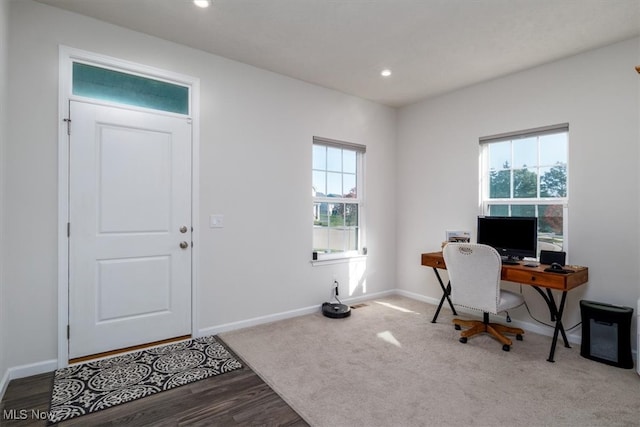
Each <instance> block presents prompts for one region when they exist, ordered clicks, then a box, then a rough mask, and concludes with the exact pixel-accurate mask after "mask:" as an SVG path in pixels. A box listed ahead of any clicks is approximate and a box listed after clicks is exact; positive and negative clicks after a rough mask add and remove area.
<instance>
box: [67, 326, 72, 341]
mask: <svg viewBox="0 0 640 427" xmlns="http://www.w3.org/2000/svg"><path fill="white" fill-rule="evenodd" d="M70 337H71V327H70V326H69V325H67V339H69V338H70Z"/></svg>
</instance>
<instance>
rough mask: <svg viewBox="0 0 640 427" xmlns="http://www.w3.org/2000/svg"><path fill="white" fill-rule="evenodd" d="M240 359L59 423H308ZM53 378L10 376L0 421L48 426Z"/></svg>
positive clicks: (150, 424) (77, 424)
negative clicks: (233, 366) (228, 368)
mask: <svg viewBox="0 0 640 427" xmlns="http://www.w3.org/2000/svg"><path fill="white" fill-rule="evenodd" d="M236 357H237V356H236ZM238 360H241V361H242V359H240V358H238ZM242 364H243V368H242V369H238V370H235V371H232V372H228V373H225V374H222V375H218V376H215V377H212V378H207V379H204V380H200V381H196V382H194V383H191V384H187V385H184V386H182V387H178V388H175V389H172V390H168V391H163V392H161V393H157V394H154V395H152V396H149V397H144V398H142V399H138V400H135V401H133V402H129V403H125V404H122V405H118V406H115V407H113V408H109V409H105V410H102V411H98V412H95V413H92V414H88V415H83V416H80V417H77V418H73V419H71V420H67V421H64V422H61V423H59V424H57V425H59V426H62V427H64V426H225V427H226V426H249V425H251V426H296V427H297V426H308V424H307V423H306V422H305V421H304V420H303V419H302V418H301V417H300V416H299V415H298V414H297V413H296V412H295V411H294V410H293V409H291V407H290V406H289V405H287V403H286V402H285V401H284V400H282V398H280V396H278V395H277V394H276V393H275V392H274V391H273V390H272V389H271V388H270V387H269V386H268V385H267V384H265V382H264V381H262V379H261V378H260V377H259V376H258V375H257V374H256V373H255V372H253V371H252V370H251V369H250V368H248V367H247V365H246V363H244V361H243V362H242ZM52 384H53V372H50V373H46V374H41V375H34V376H32V377H28V378H22V379H18V380H13V381H11V382H10V383H9V386H8V387H7V391H6V392H5V395H4V397H3V399H2V403H1V404H0V426H20V427H26V426H46V425H47V421H46V416H47V410H48V409H49V399H50V395H51V386H52ZM39 418H44V419H39Z"/></svg>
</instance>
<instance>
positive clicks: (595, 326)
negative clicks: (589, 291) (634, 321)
mask: <svg viewBox="0 0 640 427" xmlns="http://www.w3.org/2000/svg"><path fill="white" fill-rule="evenodd" d="M580 312H581V314H582V347H581V348H580V355H581V356H582V357H585V358H587V359H592V360H596V361H598V362H601V363H605V364H607V365H612V366H617V367H619V368H625V369H631V368H633V359H632V358H631V336H630V335H631V316H632V315H633V308H631V307H622V306H617V305H611V304H603V303H600V302H595V301H586V300H581V301H580Z"/></svg>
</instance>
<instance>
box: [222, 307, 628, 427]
mask: <svg viewBox="0 0 640 427" xmlns="http://www.w3.org/2000/svg"><path fill="white" fill-rule="evenodd" d="M366 304H367V305H366V306H365V307H360V308H357V309H355V310H353V314H352V316H351V317H349V318H346V319H329V318H326V317H323V316H322V315H321V314H320V312H318V313H317V314H312V315H307V316H301V317H297V318H294V319H288V320H283V321H279V322H274V323H270V324H266V325H260V326H256V327H251V328H246V329H242V330H237V331H232V332H228V333H224V334H221V335H220V336H221V338H222V339H223V340H224V341H225V342H226V343H227V344H228V345H229V347H230V348H231V349H233V351H235V352H236V353H237V354H238V355H239V356H241V357H242V358H243V359H244V360H245V361H246V362H247V363H248V364H249V365H250V366H251V367H252V368H253V369H254V370H255V371H256V372H257V373H258V374H259V375H260V376H261V377H262V378H263V379H264V380H265V381H266V382H267V383H268V384H269V385H270V386H271V387H272V388H273V389H274V390H275V391H276V392H278V393H279V394H280V395H281V396H282V397H283V398H284V399H285V400H286V401H287V402H288V403H289V404H290V405H291V406H292V407H293V408H294V409H295V410H296V411H297V412H298V413H299V414H300V415H301V416H302V417H304V418H305V419H306V420H307V421H308V422H309V423H310V424H311V425H312V426H336V427H340V426H385V427H388V426H394V427H395V426H467V425H477V426H640V377H639V376H638V374H637V373H636V371H635V369H633V370H632V369H621V368H616V367H613V366H608V365H605V364H602V363H598V362H595V361H592V360H588V359H585V358H583V357H581V356H580V348H579V346H577V345H574V346H573V348H571V349H568V348H565V347H564V346H563V345H562V344H561V343H559V345H558V347H557V350H556V357H555V359H556V362H555V363H549V362H547V361H546V359H547V356H548V352H549V346H550V343H551V338H549V337H545V336H541V335H536V334H533V333H526V334H525V336H524V341H515V340H514V345H513V346H512V349H511V351H510V352H504V351H502V345H501V344H499V343H498V342H497V341H494V340H493V339H492V338H490V337H489V336H487V335H482V336H478V337H475V338H470V339H469V342H468V343H467V344H461V343H459V342H458V338H457V336H458V332H457V331H455V329H454V328H453V325H452V324H451V319H452V315H451V312H450V311H448V310H443V311H442V312H441V314H440V318H439V319H438V323H437V324H432V323H430V319H431V317H432V316H433V313H434V312H435V307H434V306H432V305H430V304H426V303H422V302H419V301H415V300H412V299H408V298H404V297H400V296H393V297H388V298H383V299H379V300H371V301H368V302H366Z"/></svg>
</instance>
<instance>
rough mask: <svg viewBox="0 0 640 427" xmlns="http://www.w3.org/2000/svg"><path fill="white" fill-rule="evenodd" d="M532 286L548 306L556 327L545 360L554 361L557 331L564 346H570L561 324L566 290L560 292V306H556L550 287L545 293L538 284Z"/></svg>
mask: <svg viewBox="0 0 640 427" xmlns="http://www.w3.org/2000/svg"><path fill="white" fill-rule="evenodd" d="M533 288H534V289H535V290H536V291H538V293H539V294H540V295H541V296H542V298H543V299H544V301H545V302H546V303H547V307H549V314H550V315H551V321H555V322H556V327H555V328H554V330H553V340H552V341H551V350H550V351H549V358H548V359H547V362H554V360H553V356H554V355H555V352H556V343H557V340H558V333H561V334H562V340H563V341H564V346H565V347H567V348H571V346H570V345H569V340H568V339H567V334H566V333H565V331H564V326H563V325H562V313H563V312H564V306H565V303H566V301H567V291H563V292H562V297H561V298H560V307H558V306H557V305H556V301H555V299H554V298H553V294H552V293H551V289H549V288H547V293H546V294H545V293H544V292H543V291H542V289H540V288H539V287H538V286H534V287H533Z"/></svg>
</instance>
